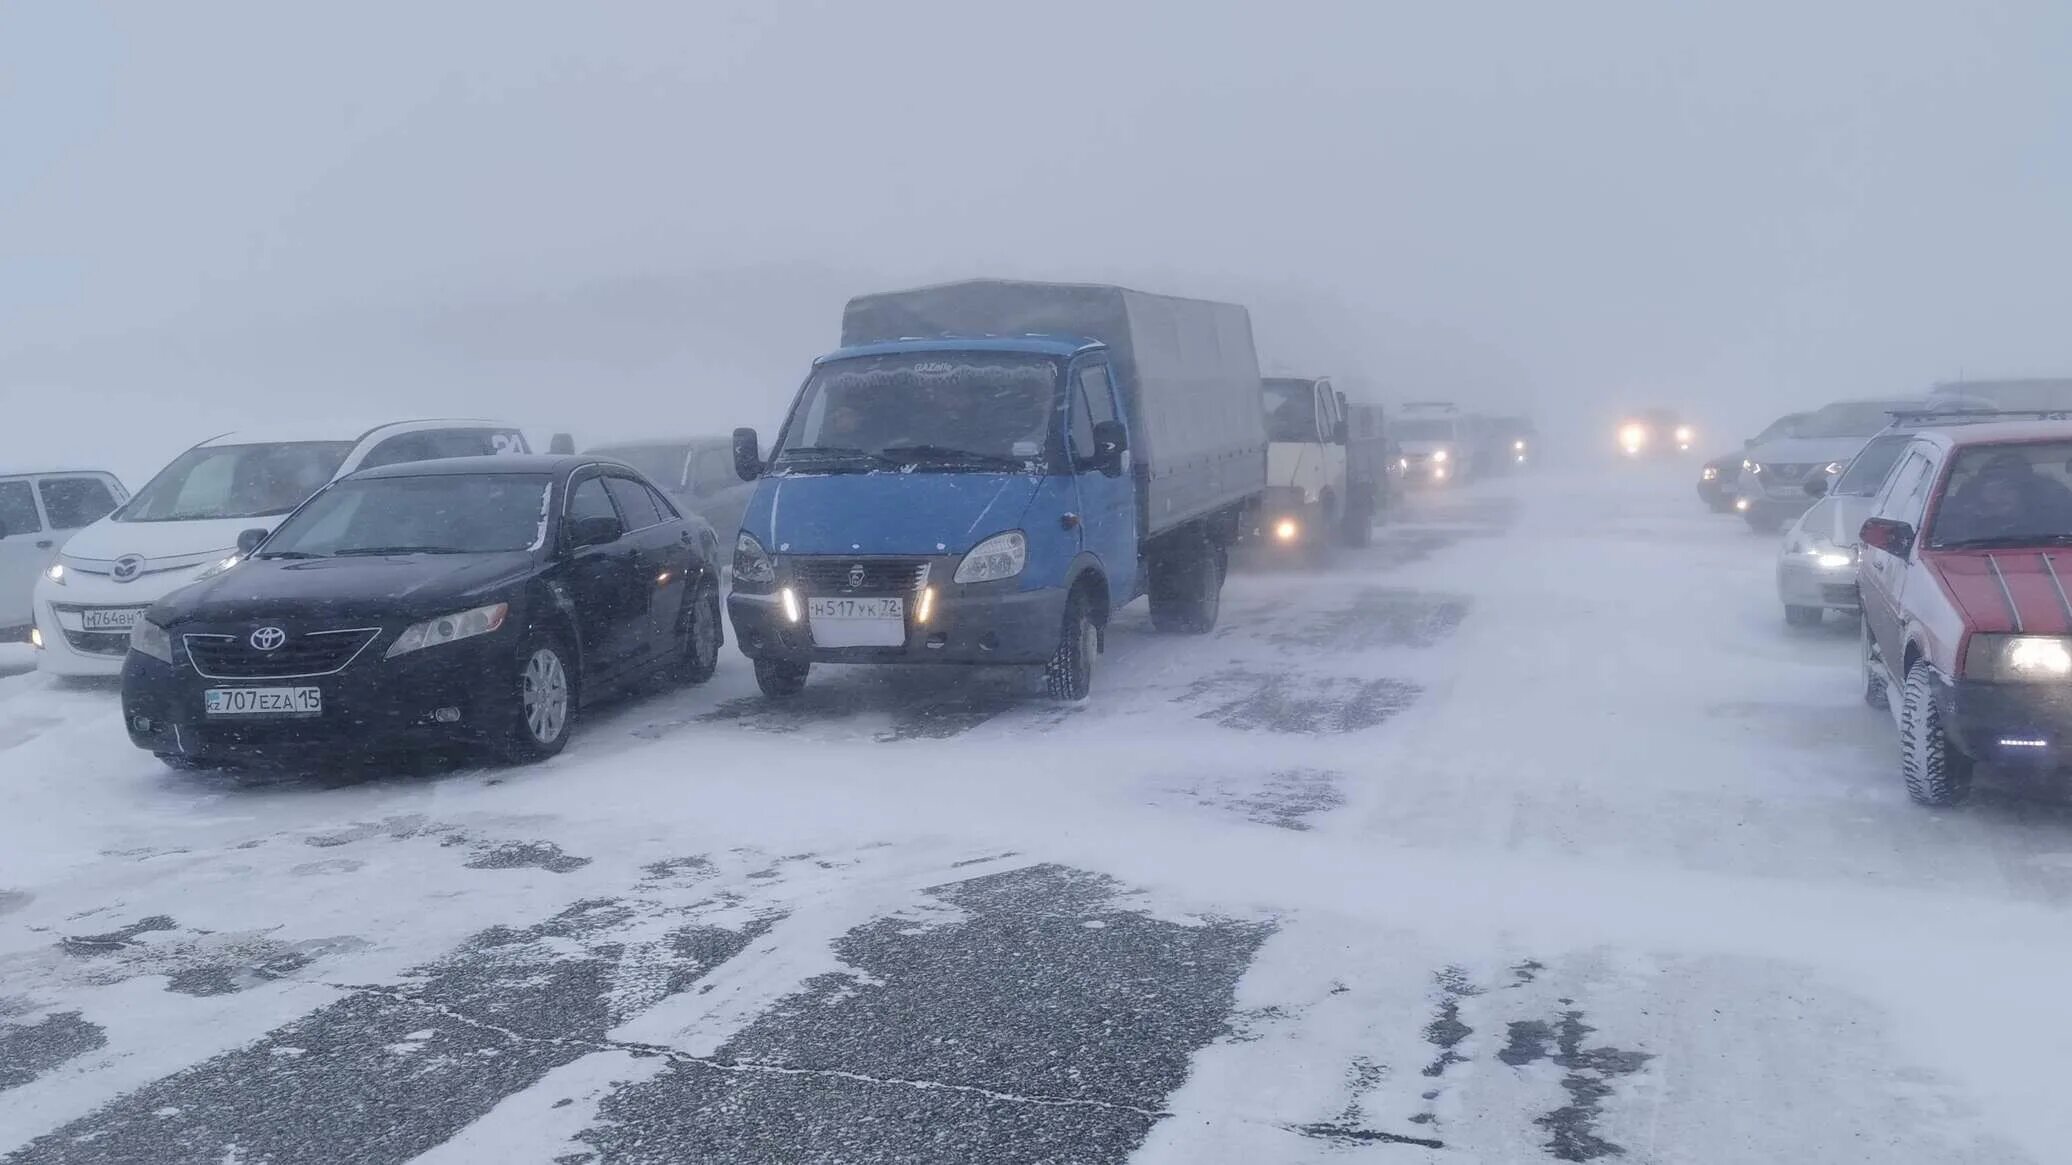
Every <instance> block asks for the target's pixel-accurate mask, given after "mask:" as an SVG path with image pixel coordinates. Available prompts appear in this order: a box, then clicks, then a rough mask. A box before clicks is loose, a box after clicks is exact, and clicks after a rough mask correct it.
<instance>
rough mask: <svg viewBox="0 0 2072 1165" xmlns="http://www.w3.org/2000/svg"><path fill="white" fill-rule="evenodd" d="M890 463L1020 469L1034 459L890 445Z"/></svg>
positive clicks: (887, 454) (887, 452)
mask: <svg viewBox="0 0 2072 1165" xmlns="http://www.w3.org/2000/svg"><path fill="white" fill-rule="evenodd" d="M884 457H885V459H886V460H888V461H896V462H898V463H900V464H901V465H919V464H920V463H922V462H924V461H925V462H928V463H929V464H931V465H1002V466H1008V467H1010V468H1016V469H1019V468H1020V467H1021V466H1023V465H1025V464H1027V463H1028V462H1029V461H1031V460H1033V458H1026V457H1009V456H1006V455H1004V454H1000V453H980V452H978V451H977V450H973V449H953V448H951V447H950V446H948V445H889V446H887V447H886V448H885V450H884Z"/></svg>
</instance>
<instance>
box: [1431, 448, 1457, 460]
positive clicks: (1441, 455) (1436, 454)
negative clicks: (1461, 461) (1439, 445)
mask: <svg viewBox="0 0 2072 1165" xmlns="http://www.w3.org/2000/svg"><path fill="white" fill-rule="evenodd" d="M1450 456H1452V454H1450V453H1448V452H1447V451H1446V450H1444V449H1434V450H1433V451H1432V460H1434V461H1445V460H1446V459H1447V458H1448V457H1450Z"/></svg>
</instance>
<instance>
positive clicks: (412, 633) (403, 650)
mask: <svg viewBox="0 0 2072 1165" xmlns="http://www.w3.org/2000/svg"><path fill="white" fill-rule="evenodd" d="M510 613H511V604H509V603H491V604H489V605H488V606H486V607H472V608H470V609H468V610H465V611H455V612H454V613H453V614H451V615H441V616H439V617H438V618H436V619H426V620H425V621H424V622H422V623H412V624H411V625H410V626H408V627H405V628H403V633H402V634H401V635H398V636H396V641H395V642H394V643H392V644H390V645H389V649H388V651H387V653H386V654H384V655H383V656H382V658H383V659H394V658H396V657H397V656H399V655H408V654H410V653H411V652H413V651H419V650H422V649H424V648H427V647H438V646H439V645H440V644H444V643H458V642H459V641H461V640H463V639H473V638H474V637H475V636H477V635H487V634H489V633H490V632H492V631H494V630H496V629H497V628H499V627H501V626H503V625H504V616H506V615H509V614H510Z"/></svg>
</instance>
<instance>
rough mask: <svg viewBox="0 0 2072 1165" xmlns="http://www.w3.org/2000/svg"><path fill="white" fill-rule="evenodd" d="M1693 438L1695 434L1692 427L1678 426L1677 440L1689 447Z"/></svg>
mask: <svg viewBox="0 0 2072 1165" xmlns="http://www.w3.org/2000/svg"><path fill="white" fill-rule="evenodd" d="M1693 436H1695V434H1693V433H1692V432H1691V427H1690V426H1689V425H1678V426H1677V427H1676V439H1677V440H1678V441H1681V442H1683V443H1684V444H1686V445H1688V444H1690V443H1691V438H1692V437H1693Z"/></svg>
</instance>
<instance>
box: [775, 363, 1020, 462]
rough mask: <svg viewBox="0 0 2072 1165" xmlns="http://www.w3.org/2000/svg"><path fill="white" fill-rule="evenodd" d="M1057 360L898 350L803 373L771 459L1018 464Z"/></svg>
mask: <svg viewBox="0 0 2072 1165" xmlns="http://www.w3.org/2000/svg"><path fill="white" fill-rule="evenodd" d="M1058 381H1059V361H1058V360H1056V359H1054V358H1051V357H1048V356H1040V355H1034V354H1031V353H1024V352H904V353H897V354H892V355H884V356H858V357H853V358H850V359H846V360H836V361H831V362H829V363H826V364H823V365H821V366H819V367H818V368H816V369H814V370H813V375H812V377H811V378H810V379H809V380H807V382H806V386H805V388H804V389H803V390H801V392H800V394H799V402H798V405H797V406H796V407H795V409H794V410H793V412H792V419H791V422H790V423H789V424H788V425H787V426H786V427H785V430H784V436H783V440H782V442H781V443H780V444H779V446H778V447H777V449H776V451H775V453H774V454H773V456H772V463H773V465H774V466H775V467H777V468H779V469H786V470H791V471H805V472H823V471H824V472H841V471H845V470H855V469H876V468H892V469H944V470H957V469H1000V468H1017V469H1018V468H1021V467H1022V466H1024V465H1026V464H1028V463H1031V462H1034V461H1036V460H1038V459H1039V458H1041V457H1042V456H1043V455H1044V452H1045V450H1046V449H1047V448H1048V446H1049V438H1050V434H1051V430H1052V429H1053V428H1054V427H1055V426H1054V424H1053V421H1054V418H1055V416H1056V404H1057V387H1058Z"/></svg>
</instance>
